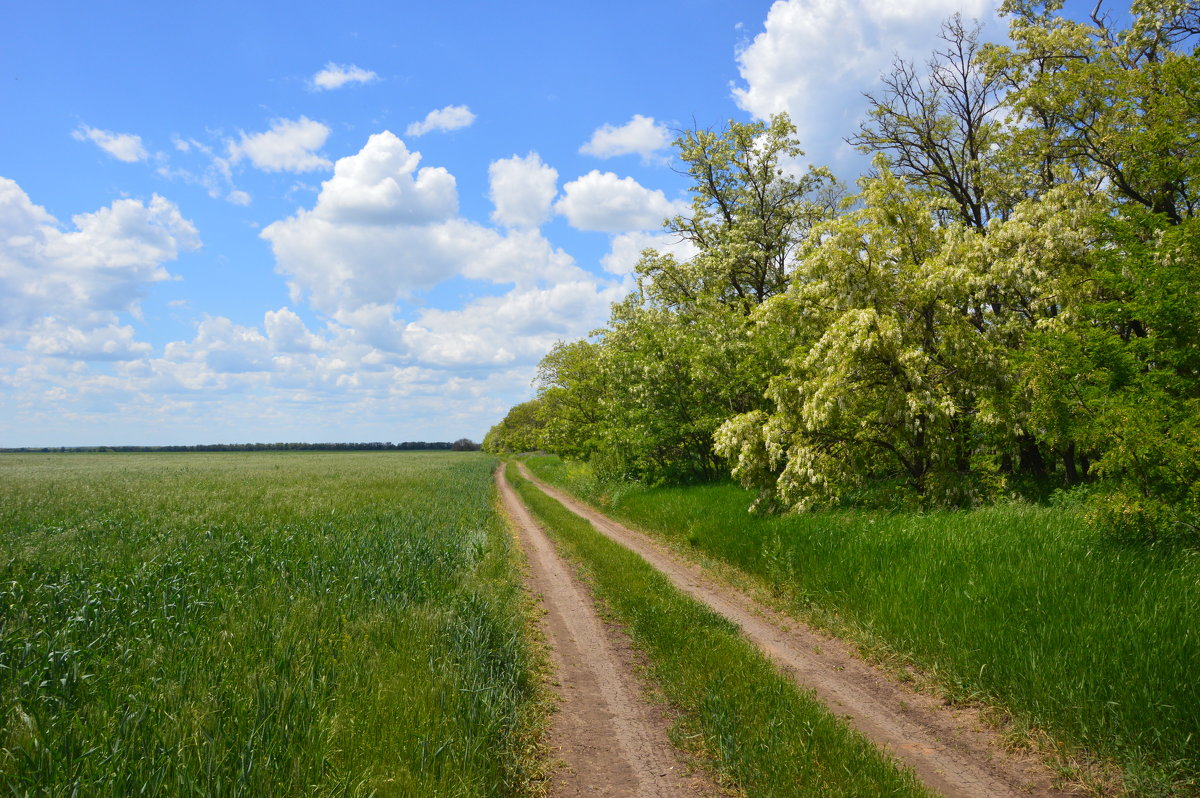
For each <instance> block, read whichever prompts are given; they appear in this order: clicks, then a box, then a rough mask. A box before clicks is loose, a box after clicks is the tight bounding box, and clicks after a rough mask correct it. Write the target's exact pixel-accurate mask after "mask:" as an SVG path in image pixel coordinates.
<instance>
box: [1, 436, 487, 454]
mask: <svg viewBox="0 0 1200 798" xmlns="http://www.w3.org/2000/svg"><path fill="white" fill-rule="evenodd" d="M478 449H479V444H478V443H475V441H472V440H470V439H468V438H459V439H458V440H456V441H453V442H450V441H404V442H403V443H391V442H383V441H373V442H371V443H201V444H195V445H192V446H42V447H24V448H10V447H0V452H3V453H6V454H12V453H18V452H26V453H28V452H419V451H430V452H434V451H436V452H474V451H478Z"/></svg>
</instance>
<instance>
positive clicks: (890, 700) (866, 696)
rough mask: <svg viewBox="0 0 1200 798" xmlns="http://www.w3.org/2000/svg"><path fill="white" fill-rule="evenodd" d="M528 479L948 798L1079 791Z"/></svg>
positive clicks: (839, 647) (977, 726) (840, 649)
mask: <svg viewBox="0 0 1200 798" xmlns="http://www.w3.org/2000/svg"><path fill="white" fill-rule="evenodd" d="M518 467H519V468H520V471H521V474H522V476H524V477H525V478H526V479H528V480H530V481H531V482H533V483H534V484H535V485H537V486H538V488H540V489H541V490H542V491H544V492H545V493H547V494H549V495H550V496H552V497H554V498H555V499H557V500H558V501H560V502H561V503H562V504H563V505H565V506H566V507H567V508H568V509H570V510H571V511H572V512H574V513H576V514H577V515H579V516H581V517H583V518H585V519H587V520H588V521H590V522H591V523H592V525H593V526H594V527H595V528H596V529H597V530H598V531H599V532H601V533H602V534H604V535H606V536H608V537H609V538H611V539H612V540H614V541H616V542H617V543H620V544H622V545H623V546H626V547H627V548H629V549H631V550H633V551H634V552H636V553H637V554H639V555H641V556H642V557H643V558H644V559H645V560H646V561H647V562H648V563H650V564H651V565H652V566H654V567H655V568H657V569H658V570H659V571H662V572H663V573H664V574H665V575H666V576H667V577H668V578H670V580H671V581H672V583H674V585H675V586H676V587H677V588H679V589H680V590H682V591H683V592H685V593H687V594H689V595H691V596H692V597H693V598H696V599H698V600H699V601H702V602H703V603H704V604H706V605H708V606H709V607H710V608H712V609H713V610H714V611H716V612H718V613H720V614H721V615H723V616H725V617H726V618H728V619H729V620H731V621H733V622H734V623H736V624H737V625H738V626H739V627H741V629H742V632H743V634H745V636H746V637H747V638H748V639H749V640H751V641H752V642H753V643H755V644H756V645H757V646H758V647H759V648H760V649H761V650H762V651H763V652H764V653H765V654H766V655H767V656H768V657H769V658H770V659H771V660H772V661H773V662H774V663H775V664H776V665H777V666H778V667H779V668H780V669H781V670H782V671H784V672H785V673H787V674H788V675H789V676H790V677H791V678H792V679H793V680H794V681H795V682H796V683H797V684H798V685H799V686H800V687H801V688H803V689H805V690H808V691H811V692H813V693H815V694H816V696H817V698H818V699H819V700H820V701H821V702H822V703H823V704H825V705H826V706H827V707H828V708H829V710H830V711H831V712H833V713H834V714H835V715H837V716H839V717H841V718H843V719H844V720H845V721H846V722H847V723H849V725H850V726H851V727H853V728H854V729H856V730H857V731H858V732H860V733H861V734H862V735H863V736H864V737H866V738H867V739H869V740H871V742H873V743H874V744H875V745H877V746H879V747H880V748H882V749H883V750H885V751H887V752H888V753H889V754H891V755H892V756H894V757H895V758H896V759H897V760H899V761H900V762H901V763H903V764H904V765H906V766H908V767H910V768H912V770H913V771H914V772H915V773H916V775H917V776H918V778H920V780H921V781H922V782H923V783H924V784H925V785H926V786H927V787H928V788H930V789H931V790H934V791H935V792H938V793H940V794H942V795H945V796H947V798H1008V797H1010V796H1011V797H1012V798H1018V797H1020V798H1029V797H1030V796H1036V797H1037V798H1056V797H1057V796H1073V795H1080V794H1082V793H1079V792H1076V791H1073V790H1064V789H1061V788H1059V787H1057V786H1056V784H1055V780H1054V777H1053V774H1052V773H1051V771H1050V769H1049V768H1048V767H1046V766H1045V765H1044V764H1043V763H1042V762H1040V761H1039V760H1038V759H1037V758H1035V757H1033V756H1032V755H1022V754H1019V753H1016V752H1013V751H1011V750H1010V749H1008V748H1006V747H1005V746H1004V745H1003V744H1002V742H1001V740H1000V739H999V737H998V735H996V734H995V733H994V732H992V731H990V730H988V729H986V728H985V727H984V726H983V725H982V723H981V721H980V719H979V717H978V714H977V713H976V712H975V711H973V710H970V709H952V708H950V707H947V706H946V705H945V704H943V703H942V702H940V701H938V700H937V699H935V698H933V697H931V696H928V695H925V694H923V693H918V692H916V691H915V690H912V689H908V688H905V687H903V686H901V685H900V684H899V683H897V682H895V681H894V680H893V679H891V678H890V677H888V676H887V675H886V674H884V673H882V672H881V671H879V670H878V669H876V668H873V667H871V666H870V665H868V664H867V663H865V662H863V661H862V660H861V659H859V658H858V657H856V656H854V655H853V653H851V649H850V647H849V646H848V645H846V644H845V643H844V642H842V641H840V640H837V639H836V638H829V637H826V636H822V635H819V634H817V633H816V632H814V631H813V630H812V629H810V628H809V627H807V626H805V625H804V624H801V623H800V622H798V621H796V620H794V619H792V618H788V617H785V616H783V615H781V614H779V613H777V612H775V611H774V610H772V609H770V608H768V607H766V606H764V605H762V604H760V603H759V602H756V601H755V600H754V599H752V598H751V597H749V596H747V595H746V594H744V593H742V592H741V591H739V590H737V589H736V588H733V587H731V586H729V585H727V584H725V583H723V582H720V581H718V580H716V579H714V578H712V577H711V576H709V575H708V574H706V573H705V572H704V571H703V570H702V569H701V568H700V566H698V565H695V564H693V563H689V562H686V561H684V560H682V559H681V558H679V557H678V556H677V555H675V554H674V553H672V552H670V551H669V550H668V549H667V548H666V547H665V546H663V545H662V544H660V543H658V542H656V541H654V540H652V539H651V538H649V537H648V536H646V535H645V534H643V533H641V532H637V531H635V530H633V529H630V528H629V527H626V526H624V525H623V524H620V523H617V522H616V521H613V520H611V519H609V518H607V517H606V516H604V515H602V514H601V513H599V512H597V511H596V510H594V509H593V508H591V507H589V506H587V505H585V504H583V503H581V502H580V501H578V500H577V499H575V498H573V497H571V496H569V495H567V494H565V493H564V492H562V491H561V490H558V489H557V488H554V487H552V486H550V485H547V484H546V483H544V482H542V481H541V480H539V479H537V478H536V477H534V476H533V475H532V474H531V473H530V472H529V470H528V469H527V468H526V467H525V465H524V464H523V463H518Z"/></svg>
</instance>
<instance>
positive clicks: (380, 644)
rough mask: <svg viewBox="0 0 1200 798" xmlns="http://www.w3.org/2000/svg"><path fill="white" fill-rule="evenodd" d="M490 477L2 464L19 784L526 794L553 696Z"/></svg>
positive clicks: (20, 790) (223, 465)
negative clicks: (545, 697)
mask: <svg viewBox="0 0 1200 798" xmlns="http://www.w3.org/2000/svg"><path fill="white" fill-rule="evenodd" d="M494 465H495V461H494V459H492V458H490V457H487V456H483V455H476V454H451V453H446V454H415V453H399V454H391V453H366V454H311V453H308V454H291V453H265V454H213V455H196V454H189V455H169V454H168V455H129V454H117V455H113V454H109V455H104V454H91V455H6V456H4V457H2V458H0V719H2V722H3V726H2V727H0V728H2V732H0V793H2V794H5V795H45V796H69V795H79V796H128V795H141V794H145V795H173V796H174V795H180V796H182V795H195V796H202V795H245V796H266V795H311V796H327V795H328V796H332V795H370V794H374V795H380V796H386V795H422V796H436V795H443V796H467V795H498V794H507V793H510V792H514V791H518V790H519V789H521V787H522V784H523V782H524V781H525V780H526V779H527V777H528V773H527V771H526V768H527V767H528V766H530V764H531V757H530V755H529V748H528V747H529V746H530V745H531V735H532V732H531V728H530V724H531V723H532V722H533V715H534V714H535V713H533V711H532V709H531V707H532V701H533V696H534V694H535V685H534V683H533V679H532V677H531V676H530V674H531V673H532V672H533V668H532V667H531V663H530V653H529V651H528V650H527V648H526V644H525V642H524V641H525V636H524V634H523V629H524V625H525V623H526V621H527V618H526V615H525V609H524V608H525V606H526V605H525V603H524V599H523V597H522V594H521V592H520V588H519V583H518V582H517V581H516V580H515V578H514V575H515V569H514V567H513V561H512V559H511V558H512V556H513V552H512V550H511V548H510V540H511V538H510V536H509V534H508V533H507V530H506V528H505V527H504V525H503V524H502V523H501V522H500V520H499V518H498V516H497V515H496V513H495V511H494V506H493V504H492V497H493V492H492V487H491V471H492V469H493V467H494Z"/></svg>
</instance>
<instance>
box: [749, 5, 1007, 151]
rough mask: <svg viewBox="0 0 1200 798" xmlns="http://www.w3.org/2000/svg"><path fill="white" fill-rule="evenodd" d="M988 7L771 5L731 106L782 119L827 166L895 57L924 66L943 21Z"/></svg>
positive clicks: (979, 12)
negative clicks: (783, 115) (864, 97)
mask: <svg viewBox="0 0 1200 798" xmlns="http://www.w3.org/2000/svg"><path fill="white" fill-rule="evenodd" d="M995 5H996V3H995V1H994V0H777V1H776V2H775V3H774V4H773V5H772V6H771V9H770V11H769V12H768V13H767V19H766V22H765V23H764V29H763V31H762V32H761V33H759V34H758V35H757V36H755V37H754V39H753V41H751V42H750V43H749V44H748V45H747V46H746V47H745V48H744V49H742V50H741V52H739V53H738V56H737V61H738V71H739V72H740V73H741V77H742V80H743V81H744V82H745V83H744V85H741V86H734V87H732V92H733V98H734V100H735V101H736V102H737V104H738V106H740V107H741V108H742V109H744V110H746V111H748V112H750V113H751V114H753V115H754V116H755V117H757V118H759V119H766V118H767V117H769V116H770V115H772V114H775V113H779V112H781V111H786V112H788V113H789V114H790V115H791V117H792V121H793V122H794V123H795V124H796V127H797V129H798V130H799V133H800V140H801V144H802V146H804V147H805V149H806V150H808V151H809V154H810V156H816V157H815V160H818V161H821V160H825V159H828V158H829V157H831V155H832V154H833V153H834V151H835V150H836V149H837V148H838V146H839V144H840V142H841V140H842V138H843V137H845V136H848V135H851V134H853V133H854V132H855V131H856V129H857V124H858V121H859V119H860V117H861V115H862V114H863V113H864V111H865V109H866V102H865V100H862V99H860V100H858V101H856V102H851V103H847V98H859V97H861V94H862V92H864V91H871V90H873V89H875V88H876V87H877V85H878V81H879V77H880V75H882V74H883V73H885V72H886V71H887V70H888V68H889V67H890V65H891V63H892V60H893V58H894V57H895V56H896V55H899V56H901V57H903V58H906V59H910V60H911V59H915V60H917V61H924V60H925V58H926V57H927V56H928V54H929V53H930V52H931V51H932V50H933V48H934V46H935V45H936V43H937V38H936V37H937V33H938V30H939V27H940V25H941V23H942V21H943V20H945V19H946V18H947V17H949V16H950V15H952V14H954V13H956V12H961V13H962V14H963V16H964V17H966V18H968V19H970V18H982V17H984V16H985V15H989V14H990V13H991V11H992V9H993V8H994V7H995Z"/></svg>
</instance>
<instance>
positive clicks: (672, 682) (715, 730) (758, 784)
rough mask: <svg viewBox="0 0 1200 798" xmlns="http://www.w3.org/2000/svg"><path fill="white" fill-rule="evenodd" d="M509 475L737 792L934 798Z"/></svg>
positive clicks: (728, 630) (727, 635)
mask: <svg viewBox="0 0 1200 798" xmlns="http://www.w3.org/2000/svg"><path fill="white" fill-rule="evenodd" d="M507 474H508V479H509V481H510V482H511V483H512V484H513V485H514V486H515V487H516V488H517V490H518V491H519V492H520V494H521V497H522V499H523V500H524V501H525V502H526V504H527V505H528V506H529V507H530V509H531V510H533V512H534V514H535V515H537V517H538V518H539V519H540V520H541V522H542V523H543V525H544V526H545V527H546V529H547V530H548V531H549V532H550V534H551V535H552V537H553V538H554V539H555V541H556V542H557V543H558V544H559V546H560V547H562V548H563V549H564V550H565V552H566V553H567V555H568V556H569V557H571V558H572V559H574V560H576V561H578V562H579V563H581V564H582V566H583V568H584V569H585V571H586V572H587V573H588V574H589V576H590V578H591V581H592V584H593V587H594V590H595V592H596V594H597V595H598V597H599V598H600V599H601V600H602V601H603V602H605V604H606V605H607V607H608V608H609V609H610V610H611V611H612V613H613V615H614V616H615V618H616V619H617V620H618V621H619V622H620V623H622V624H624V625H625V627H626V628H627V630H628V632H629V635H630V638H631V640H632V641H633V644H634V645H635V646H637V647H638V648H639V649H641V650H642V651H643V652H645V654H646V656H647V658H648V660H649V663H650V672H651V673H652V675H653V677H654V679H655V681H656V683H657V685H658V687H659V688H661V690H662V692H663V694H664V695H666V696H667V698H668V699H669V700H670V701H671V703H672V704H673V705H675V706H676V707H677V708H679V709H680V710H681V711H682V713H683V715H684V719H685V722H686V723H687V724H688V725H689V727H690V728H691V729H693V730H694V731H695V733H696V734H698V735H701V736H702V737H703V744H702V745H701V746H700V748H701V750H703V751H706V752H708V753H710V754H711V755H712V756H713V757H714V759H715V765H716V767H717V768H718V769H719V771H720V772H721V774H722V775H723V776H724V777H725V778H726V779H728V780H729V781H730V782H731V783H732V784H734V785H736V786H737V787H739V788H741V789H742V790H744V791H745V792H746V794H748V795H824V796H864V795H891V796H924V795H927V793H926V792H925V791H924V789H923V788H922V787H921V786H920V785H919V784H918V782H917V781H916V779H915V777H913V776H912V774H911V773H909V772H907V771H902V770H899V769H898V768H897V767H896V766H895V765H894V764H893V763H892V762H891V761H889V760H887V759H885V758H884V756H883V755H882V754H881V753H880V752H879V751H878V750H877V749H875V748H874V747H873V746H872V745H871V744H870V743H868V742H866V741H865V740H863V739H862V738H861V737H859V736H858V735H857V734H855V733H854V732H851V731H850V730H849V729H847V728H846V727H845V726H843V725H842V724H840V723H839V722H838V721H837V720H836V719H835V718H834V717H833V716H832V715H830V714H829V712H828V711H827V710H826V709H825V708H824V707H823V706H821V705H820V704H819V703H817V702H816V701H815V699H813V698H811V697H809V696H806V695H804V694H803V693H801V692H800V690H799V689H798V688H797V687H796V685H795V684H794V683H793V682H792V681H790V680H789V679H787V678H786V677H784V676H782V675H781V674H779V673H778V672H777V671H776V670H775V668H774V667H773V666H772V665H771V664H770V663H769V662H768V661H767V660H766V659H765V658H764V656H763V655H762V654H761V653H759V652H758V650H757V649H756V648H754V646H753V645H752V644H750V643H748V642H746V641H745V639H743V638H742V637H741V635H740V634H739V632H738V629H737V627H736V626H734V625H733V624H732V623H730V622H729V621H727V620H726V619H724V618H722V617H720V616H719V615H717V614H715V613H713V612H712V611H710V610H709V609H708V608H707V607H704V606H703V605H701V604H700V603H698V602H696V601H695V600H693V599H691V598H690V597H688V596H685V595H684V594H683V593H681V592H679V591H678V590H677V589H676V588H675V587H674V586H672V585H671V583H670V581H669V580H668V579H667V577H666V576H664V575H663V574H662V573H660V572H658V571H657V570H655V569H654V568H653V567H651V566H650V565H648V564H647V563H646V562H645V561H644V560H642V559H641V557H639V556H638V555H636V554H634V553H633V552H631V551H629V550H628V549H626V548H624V547H623V546H620V545H619V544H617V543H614V542H612V541H611V540H609V539H608V538H606V537H604V536H603V535H601V534H599V533H598V532H596V531H595V529H593V528H592V526H591V524H590V523H588V522H587V521H585V520H583V519H582V518H580V517H578V516H576V515H575V514H573V513H571V512H570V511H568V510H567V509H566V508H564V507H563V506H562V505H561V504H559V503H558V502H557V501H555V500H554V499H552V498H550V497H549V496H547V495H546V494H544V493H542V492H541V491H540V490H538V489H537V488H536V487H535V486H533V485H532V483H529V482H527V481H526V480H524V479H521V478H520V477H519V476H517V475H516V472H515V469H514V468H513V467H512V466H511V465H510V466H509V467H508V472H507Z"/></svg>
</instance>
